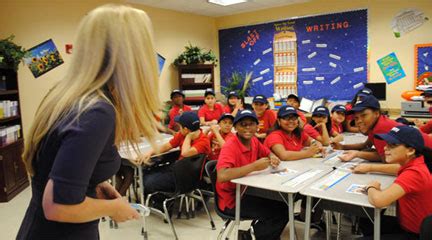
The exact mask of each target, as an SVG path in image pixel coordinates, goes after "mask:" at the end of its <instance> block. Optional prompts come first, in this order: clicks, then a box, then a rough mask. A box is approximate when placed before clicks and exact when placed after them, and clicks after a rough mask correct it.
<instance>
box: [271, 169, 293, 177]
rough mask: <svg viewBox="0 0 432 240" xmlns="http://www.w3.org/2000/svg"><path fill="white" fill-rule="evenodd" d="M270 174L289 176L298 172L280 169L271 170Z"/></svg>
mask: <svg viewBox="0 0 432 240" xmlns="http://www.w3.org/2000/svg"><path fill="white" fill-rule="evenodd" d="M270 173H273V174H275V175H277V176H286V175H289V174H295V173H298V171H297V170H294V169H289V168H282V169H278V170H273V171H271V172H270Z"/></svg>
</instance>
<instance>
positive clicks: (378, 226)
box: [374, 208, 381, 240]
mask: <svg viewBox="0 0 432 240" xmlns="http://www.w3.org/2000/svg"><path fill="white" fill-rule="evenodd" d="M380 236H381V209H379V208H375V217H374V240H379V239H380Z"/></svg>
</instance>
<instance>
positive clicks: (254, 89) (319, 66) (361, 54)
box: [219, 9, 368, 100]
mask: <svg viewBox="0 0 432 240" xmlns="http://www.w3.org/2000/svg"><path fill="white" fill-rule="evenodd" d="M219 50H220V71H221V85H222V86H226V85H227V84H226V83H227V82H228V81H229V78H230V77H231V75H232V73H233V72H239V73H241V74H242V75H246V74H247V73H250V72H252V79H251V81H250V84H251V88H250V90H249V95H251V96H253V95H256V94H264V95H265V96H267V97H271V96H272V95H273V94H274V93H278V94H279V95H280V96H281V97H285V96H286V95H288V94H290V93H295V94H298V95H299V96H301V97H307V98H309V99H320V98H326V99H330V100H348V99H351V98H352V97H353V96H354V95H355V93H356V92H357V91H358V90H359V89H361V88H362V87H363V86H364V84H365V83H366V82H367V81H368V12H367V10H366V9H361V10H353V11H348V12H340V13H331V14H325V15H319V16H307V17H300V18H293V19H286V20H281V21H276V22H270V23H263V24H257V25H250V26H243V27H236V28H230V29H222V30H219Z"/></svg>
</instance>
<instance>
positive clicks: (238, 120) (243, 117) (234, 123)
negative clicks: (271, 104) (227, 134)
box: [233, 116, 258, 126]
mask: <svg viewBox="0 0 432 240" xmlns="http://www.w3.org/2000/svg"><path fill="white" fill-rule="evenodd" d="M245 118H250V119H253V120H254V121H255V122H256V123H257V124H258V119H257V118H256V117H253V116H242V117H239V118H238V119H234V122H233V125H234V126H235V125H236V124H237V123H238V122H240V121H241V120H243V119H245Z"/></svg>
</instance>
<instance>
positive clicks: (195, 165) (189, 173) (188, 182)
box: [146, 154, 216, 239]
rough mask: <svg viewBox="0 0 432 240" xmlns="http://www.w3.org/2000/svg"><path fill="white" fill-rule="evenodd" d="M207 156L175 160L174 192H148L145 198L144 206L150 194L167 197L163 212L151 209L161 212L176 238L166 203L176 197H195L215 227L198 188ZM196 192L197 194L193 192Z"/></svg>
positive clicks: (147, 204) (199, 155) (213, 226)
mask: <svg viewBox="0 0 432 240" xmlns="http://www.w3.org/2000/svg"><path fill="white" fill-rule="evenodd" d="M206 158H207V155H205V154H198V155H195V156H192V157H186V158H183V159H181V160H178V161H176V162H175V163H174V164H173V166H172V168H173V169H172V170H173V173H174V177H175V191H174V192H162V191H160V192H155V193H152V194H149V195H148V197H147V200H146V206H149V203H150V200H151V198H152V196H154V195H156V194H162V195H164V196H165V197H167V198H166V199H165V200H164V201H163V213H162V212H161V211H159V210H156V209H153V208H152V211H154V212H158V213H161V214H162V215H163V216H164V218H165V219H166V221H167V222H168V223H169V225H170V227H171V229H172V231H173V234H174V236H175V239H178V237H177V233H176V230H175V228H174V225H173V223H172V220H171V216H170V214H169V212H168V208H167V204H168V203H173V201H174V200H176V199H177V198H182V197H184V196H187V197H190V198H194V199H197V200H199V201H201V203H202V204H203V207H204V209H205V211H206V213H207V216H208V217H209V220H210V224H211V227H212V230H214V229H216V228H215V224H214V222H213V219H212V217H211V215H210V212H209V211H208V208H207V204H206V203H205V201H204V197H203V195H202V192H201V191H200V190H199V189H198V187H199V183H200V179H201V176H202V172H203V167H204V161H205V159H206ZM194 193H198V195H196V194H194Z"/></svg>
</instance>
